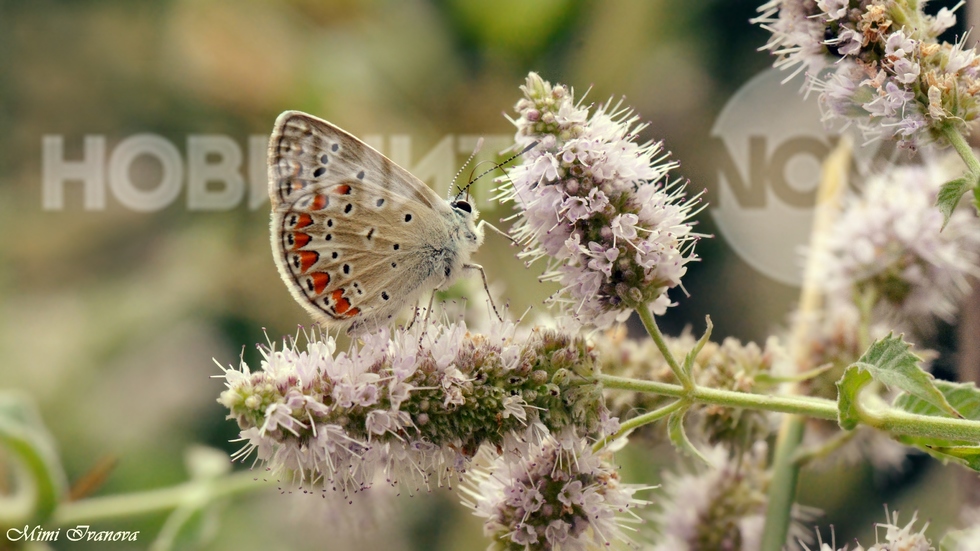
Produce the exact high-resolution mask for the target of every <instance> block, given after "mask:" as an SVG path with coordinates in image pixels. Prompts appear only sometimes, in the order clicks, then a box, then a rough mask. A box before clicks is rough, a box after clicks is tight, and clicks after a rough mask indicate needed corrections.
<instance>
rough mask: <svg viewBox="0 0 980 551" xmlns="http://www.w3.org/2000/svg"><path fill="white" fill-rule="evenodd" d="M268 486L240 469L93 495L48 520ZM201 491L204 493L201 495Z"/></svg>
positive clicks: (106, 515)
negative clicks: (211, 476)
mask: <svg viewBox="0 0 980 551" xmlns="http://www.w3.org/2000/svg"><path fill="white" fill-rule="evenodd" d="M268 486H269V485H268V484H266V483H263V482H261V481H257V480H256V473H254V472H252V471H242V472H239V473H234V474H231V475H228V476H225V477H223V478H220V479H216V480H208V481H206V482H205V483H202V481H194V480H192V481H189V482H185V483H183V484H178V485H176V486H171V487H169V488H160V489H158V490H149V491H145V492H135V493H131V494H122V495H114V496H104V497H93V498H88V499H83V500H81V501H75V502H69V503H64V504H63V505H61V506H59V507H58V508H57V509H56V510H55V512H54V514H53V515H52V516H51V522H52V523H53V524H57V525H60V526H74V525H75V524H78V523H80V522H93V521H100V520H107V519H118V518H124V517H130V516H135V515H143V514H146V513H155V512H159V511H168V510H170V509H174V508H176V507H179V506H180V505H182V504H184V503H186V502H187V501H188V500H198V499H201V498H202V497H203V498H206V499H212V500H213V499H218V498H220V497H225V496H230V495H235V494H242V493H246V492H251V491H255V490H259V489H262V488H267V487H268ZM202 490H204V491H205V492H206V494H207V495H205V496H202V495H201V494H202Z"/></svg>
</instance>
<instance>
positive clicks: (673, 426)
mask: <svg viewBox="0 0 980 551" xmlns="http://www.w3.org/2000/svg"><path fill="white" fill-rule="evenodd" d="M686 412H687V410H680V411H675V412H674V413H671V414H670V417H669V418H668V419H667V434H668V435H669V436H670V441H671V442H673V444H674V447H675V448H677V450H678V451H680V452H681V453H683V454H684V455H689V456H691V457H694V458H697V459H700V460H701V461H702V462H704V463H705V464H706V465H711V462H710V461H708V459H707V458H706V457H705V456H703V455H701V452H699V451H698V449H697V448H696V447H694V444H692V443H691V441H690V440H689V439H688V438H687V432H686V431H685V430H684V414H685V413H686ZM712 466H713V465H712Z"/></svg>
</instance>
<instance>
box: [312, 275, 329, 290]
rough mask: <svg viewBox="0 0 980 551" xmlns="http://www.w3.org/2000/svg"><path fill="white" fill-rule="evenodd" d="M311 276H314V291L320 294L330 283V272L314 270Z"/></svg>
mask: <svg viewBox="0 0 980 551" xmlns="http://www.w3.org/2000/svg"><path fill="white" fill-rule="evenodd" d="M310 277H311V278H313V292H314V293H316V294H318V295H319V294H321V293H323V290H324V289H326V288H327V285H329V284H330V274H328V273H327V272H313V273H312V274H310Z"/></svg>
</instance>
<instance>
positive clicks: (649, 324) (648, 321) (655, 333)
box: [635, 304, 694, 390]
mask: <svg viewBox="0 0 980 551" xmlns="http://www.w3.org/2000/svg"><path fill="white" fill-rule="evenodd" d="M635 310H636V313H637V314H638V315H639V316H640V321H642V322H643V327H645V328H646V330H647V333H649V334H650V338H652V339H653V342H654V343H656V345H657V348H658V349H660V353H661V354H663V357H664V359H665V360H667V365H669V366H670V370H671V371H673V372H674V376H675V377H677V380H678V381H680V382H681V384H682V385H683V386H684V388H686V389H688V390H690V389H693V388H694V381H693V380H691V376H690V374H688V373H687V372H686V371H684V370H683V369H681V366H680V364H678V363H677V359H675V358H674V355H673V354H672V353H671V352H670V349H669V348H667V342H666V341H665V340H664V335H663V333H661V332H660V328H659V327H657V322H656V320H654V319H653V314H652V313H650V308H648V307H647V306H646V305H645V304H644V305H640V306H637V307H636V308H635Z"/></svg>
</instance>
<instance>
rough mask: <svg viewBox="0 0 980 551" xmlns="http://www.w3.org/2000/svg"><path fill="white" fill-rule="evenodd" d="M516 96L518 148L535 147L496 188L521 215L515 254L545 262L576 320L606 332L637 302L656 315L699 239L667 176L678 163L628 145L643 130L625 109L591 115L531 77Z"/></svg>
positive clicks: (656, 147) (651, 146) (680, 192)
mask: <svg viewBox="0 0 980 551" xmlns="http://www.w3.org/2000/svg"><path fill="white" fill-rule="evenodd" d="M522 90H523V91H524V93H525V97H524V98H523V99H521V100H520V101H519V102H518V104H517V111H518V114H519V116H518V118H517V119H516V120H514V121H513V122H514V124H515V125H516V126H517V136H516V142H517V145H518V147H521V148H525V147H527V146H529V145H531V144H536V145H535V146H534V147H532V148H531V149H529V150H528V151H527V152H525V153H524V162H523V163H522V164H521V165H518V166H516V167H514V168H512V169H510V170H509V171H508V175H507V182H508V183H509V184H510V185H508V186H505V187H503V188H502V189H501V197H502V198H503V199H506V200H510V201H513V202H514V203H515V205H516V207H517V209H518V210H519V213H518V215H517V216H516V217H517V218H518V219H519V220H518V222H517V224H516V225H515V227H514V230H513V231H514V235H515V237H516V238H517V240H518V241H520V242H522V243H524V244H525V245H526V246H527V248H526V250H525V251H524V252H523V253H522V257H524V258H527V259H529V261H533V260H535V259H537V258H541V257H547V258H548V259H549V270H548V271H547V272H546V273H545V274H544V276H543V277H542V279H544V280H550V281H556V282H559V283H560V284H561V285H562V292H561V293H560V295H559V296H558V297H556V302H561V303H563V304H565V305H566V309H567V310H568V311H570V312H571V313H572V314H573V315H574V316H575V317H577V318H578V319H579V320H581V321H584V322H586V323H589V324H592V325H595V326H597V327H607V326H608V325H610V324H611V323H613V322H614V321H617V320H619V321H621V320H623V319H625V318H626V317H628V316H629V313H630V311H631V310H632V309H633V308H636V307H640V306H641V305H650V307H652V308H653V310H654V312H655V313H657V314H662V313H663V312H664V311H665V310H666V308H667V306H669V305H670V304H671V302H670V299H669V298H668V297H667V291H668V290H669V289H671V288H674V287H677V286H679V285H680V282H681V277H682V276H683V275H684V274H685V273H686V269H687V268H686V265H687V263H688V262H691V261H693V260H696V258H697V257H696V256H695V255H694V253H693V246H694V243H695V241H697V239H699V238H700V237H702V236H701V235H699V234H697V233H694V231H693V227H692V223H691V222H690V220H689V219H690V217H691V216H692V215H693V210H694V207H695V205H696V203H697V201H698V198H697V197H695V198H693V199H685V198H684V189H683V184H681V183H680V182H678V181H673V182H670V181H668V180H667V174H668V172H669V171H670V170H671V169H672V168H674V167H675V166H676V163H672V162H668V161H666V154H664V153H663V152H662V148H661V144H659V143H647V144H643V145H640V144H637V143H636V142H635V141H633V138H634V136H635V135H636V134H637V133H638V132H640V131H641V130H643V128H644V125H641V124H638V119H637V117H635V116H633V115H632V113H631V112H630V111H629V110H626V109H621V108H620V107H619V106H618V105H616V106H610V105H608V104H606V105H602V106H599V107H598V108H597V109H596V110H595V111H594V112H593V113H592V114H591V115H589V110H588V109H587V108H585V107H582V106H580V105H578V104H575V103H574V98H573V94H572V93H571V92H570V91H569V90H568V89H567V88H565V87H564V86H561V85H555V86H552V85H551V84H550V83H548V82H545V81H544V80H542V79H541V78H540V77H539V76H538V75H536V74H534V73H531V74H530V75H529V76H528V78H527V82H526V84H525V85H524V86H522ZM548 115H552V116H550V117H549V116H548ZM543 159H544V160H543ZM541 167H548V170H547V171H545V170H542V169H541ZM551 168H554V170H551Z"/></svg>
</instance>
